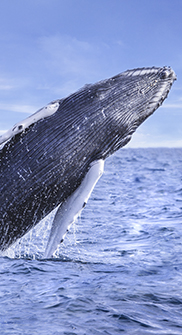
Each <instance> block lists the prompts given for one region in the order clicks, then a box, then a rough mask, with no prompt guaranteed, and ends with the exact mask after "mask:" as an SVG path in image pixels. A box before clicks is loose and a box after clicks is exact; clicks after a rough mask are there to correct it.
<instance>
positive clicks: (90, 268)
mask: <svg viewBox="0 0 182 335" xmlns="http://www.w3.org/2000/svg"><path fill="white" fill-rule="evenodd" d="M51 219H52V217H51V216H49V218H47V219H46V220H44V221H43V222H41V224H39V225H38V227H37V228H36V229H34V230H33V232H31V233H30V234H28V236H26V237H25V238H23V239H22V241H21V243H17V244H16V245H15V246H13V247H11V248H10V249H9V250H8V251H7V252H6V253H5V254H4V255H2V256H1V262H0V328H1V329H0V334H2V335H3V334H13V335H20V334H21V335H22V334H29V335H30V334H31V335H34V334H38V335H40V334H41V335H42V334H46V335H47V334H55V335H58V334H65V335H75V334H76V335H77V334H79V335H82V334H85V335H88V334H94V335H95V334H96V335H97V334H98V335H100V334H103V335H104V334H110V335H118V334H120V333H121V334H129V335H131V334H140V335H141V334H170V335H173V334H180V335H181V334H182V149H122V150H120V151H119V152H118V153H116V154H115V155H114V156H112V157H110V158H109V159H108V160H107V161H106V163H105V173H104V175H103V176H102V178H101V179H100V181H99V182H98V184H97V186H96V188H95V189H94V191H93V193H92V196H91V198H90V199H89V202H88V204H87V206H86V208H85V209H84V211H83V212H82V214H81V217H80V218H79V219H78V220H77V222H76V223H75V224H74V225H73V227H72V229H71V230H70V232H69V233H68V234H67V236H66V238H65V241H64V243H63V244H62V245H61V246H60V248H59V250H58V251H57V253H56V255H55V257H54V258H52V259H50V260H46V259H43V251H44V248H45V246H46V242H47V237H48V231H49V229H50V224H51Z"/></svg>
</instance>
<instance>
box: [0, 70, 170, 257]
mask: <svg viewBox="0 0 182 335" xmlns="http://www.w3.org/2000/svg"><path fill="white" fill-rule="evenodd" d="M175 79H176V75H175V73H174V71H173V70H172V69H171V68H170V67H160V68H158V67H151V68H137V69H133V70H127V71H125V72H123V73H120V74H118V75H116V76H114V77H112V78H109V79H106V80H102V81H99V82H98V83H96V84H89V85H86V86H84V87H83V88H81V89H80V90H79V91H77V92H76V93H73V94H71V95H69V96H68V97H66V98H63V99H60V100H56V101H53V102H51V103H50V104H48V105H47V106H45V107H44V108H42V109H40V110H39V111H38V112H36V113H34V114H33V115H31V116H30V117H28V118H27V119H25V120H23V121H22V122H20V123H17V124H16V125H15V126H14V127H13V128H12V129H10V130H9V131H7V132H6V133H4V134H3V135H2V136H0V250H1V251H4V250H5V249H7V248H8V247H9V246H10V245H12V244H13V243H14V242H15V241H16V240H17V239H19V238H21V237H22V236H23V235H24V234H26V233H27V232H28V231H29V230H30V229H31V228H32V227H34V226H35V225H36V224H37V223H39V221H40V220H41V219H42V218H44V217H45V216H47V215H48V214H49V213H50V212H51V211H53V209H56V214H55V217H54V220H53V223H52V228H51V232H50V236H49V240H48V244H47V248H46V251H45V257H51V256H52V255H53V253H54V252H55V250H56V249H57V246H58V245H59V243H61V242H62V241H63V239H64V236H65V235H66V232H67V231H68V229H69V226H70V225H71V223H72V222H73V221H74V220H75V219H76V218H77V216H78V215H79V213H80V212H81V211H82V209H83V208H84V207H85V205H86V203H87V201H88V199H89V196H90V194H91V192H92V190H93V188H94V186H95V184H96V183H97V181H98V179H99V178H100V177H101V175H102V173H103V170H104V161H105V159H106V158H107V157H109V156H110V155H112V154H113V153H114V152H115V151H117V150H118V149H120V148H121V147H123V146H124V145H126V144H127V143H128V142H129V140H130V139H131V136H132V134H133V133H134V132H135V130H136V129H137V128H138V126H139V125H140V124H141V123H142V122H144V121H145V120H146V119H147V118H148V117H149V116H150V115H151V114H153V113H154V111H155V110H156V109H157V108H158V107H159V106H160V105H161V104H162V102H163V101H164V99H165V98H166V97H167V95H168V93H169V91H170V88H171V86H172V84H173V82H174V80H175Z"/></svg>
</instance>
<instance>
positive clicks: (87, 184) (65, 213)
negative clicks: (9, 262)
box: [44, 159, 104, 258]
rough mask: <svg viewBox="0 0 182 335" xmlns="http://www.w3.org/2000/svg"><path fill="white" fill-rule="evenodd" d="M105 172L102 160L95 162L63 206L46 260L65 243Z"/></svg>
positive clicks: (58, 213)
mask: <svg viewBox="0 0 182 335" xmlns="http://www.w3.org/2000/svg"><path fill="white" fill-rule="evenodd" d="M103 171H104V161H103V160H102V159H100V160H98V161H94V162H92V163H91V165H90V169H89V171H88V172H87V174H86V176H85V178H84V179H83V181H82V183H81V185H80V186H79V187H78V188H77V189H76V190H75V191H74V193H73V194H72V195H71V196H70V197H68V198H67V199H66V200H65V202H64V203H63V204H61V205H60V206H59V208H58V210H57V212H56V214H55V217H54V221H53V224H52V228H51V232H50V236H49V240H48V244H47V247H46V251H45V254H44V256H45V258H49V257H51V256H52V254H53V253H54V252H55V250H56V249H57V246H58V244H59V243H61V242H63V239H64V236H65V235H66V233H67V231H68V229H69V227H70V225H71V224H72V223H73V222H74V221H75V220H76V219H77V217H78V216H79V214H80V213H81V211H82V209H83V208H84V207H85V205H86V203H87V201H88V199H89V197H90V195H91V193H92V191H93V189H94V186H95V185H96V183H97V181H98V180H99V178H100V177H101V175H102V173H103Z"/></svg>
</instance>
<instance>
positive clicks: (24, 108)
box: [0, 103, 36, 114]
mask: <svg viewBox="0 0 182 335" xmlns="http://www.w3.org/2000/svg"><path fill="white" fill-rule="evenodd" d="M0 110H2V111H11V112H18V113H26V114H32V113H34V112H35V111H36V107H34V106H32V105H18V104H17V105H16V104H3V103H2V104H0Z"/></svg>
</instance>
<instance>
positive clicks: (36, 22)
mask: <svg viewBox="0 0 182 335" xmlns="http://www.w3.org/2000/svg"><path fill="white" fill-rule="evenodd" d="M164 65H167V66H171V67H172V68H173V70H174V71H175V72H176V74H177V78H178V80H177V81H176V82H175V83H174V85H173V88H172V90H171V92H170V94H169V97H168V99H167V100H166V101H165V103H164V104H163V106H162V107H161V108H160V109H158V110H157V111H156V112H155V114H154V115H153V116H152V117H151V118H149V119H148V120H147V121H146V122H145V123H144V124H143V125H142V126H141V127H140V128H139V129H138V131H137V132H136V134H135V135H134V136H133V139H132V141H131V142H130V144H129V146H130V147H152V146H155V147H156V146H168V147H179V146H180V147H182V1H181V0H173V1H171V0H152V1H149V0H127V1H126V0H92V1H90V0H29V1H25V0H1V1H0V133H2V131H4V130H7V129H9V128H11V127H12V126H13V125H14V124H15V123H16V122H19V121H21V120H22V119H24V118H26V117H27V116H28V115H30V114H31V113H33V112H35V111H36V110H38V109H39V108H41V107H43V106H44V105H46V104H47V103H48V102H50V101H52V100H54V99H58V98H63V97H65V96H67V95H68V94H70V93H72V92H74V91H75V90H77V89H79V88H80V87H82V86H83V85H85V84H88V83H94V82H96V81H98V80H101V79H105V78H108V77H110V76H113V75H115V74H117V73H120V72H122V71H125V70H127V69H132V68H136V67H144V66H164Z"/></svg>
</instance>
